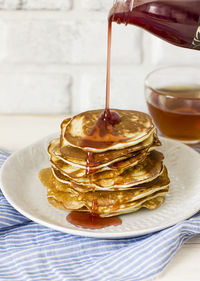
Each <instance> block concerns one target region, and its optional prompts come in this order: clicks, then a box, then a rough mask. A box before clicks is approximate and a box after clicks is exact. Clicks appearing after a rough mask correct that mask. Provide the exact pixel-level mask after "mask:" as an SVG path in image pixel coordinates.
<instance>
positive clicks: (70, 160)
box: [48, 120, 161, 170]
mask: <svg viewBox="0 0 200 281" xmlns="http://www.w3.org/2000/svg"><path fill="white" fill-rule="evenodd" d="M67 122H68V120H67ZM67 122H66V123H67ZM160 145H161V143H160V141H159V140H158V137H157V134H156V131H154V132H153V133H152V134H151V135H150V136H149V137H148V138H147V139H146V140H144V141H143V142H141V143H138V144H137V145H135V146H131V147H128V148H125V149H121V150H110V151H106V152H101V153H93V159H94V162H95V168H94V169H96V168H97V169H99V168H103V167H106V166H108V165H110V164H112V163H115V162H118V161H121V160H124V159H127V158H130V157H131V156H132V155H133V154H134V153H139V152H140V151H142V150H144V149H147V150H150V149H153V148H155V147H157V146H160ZM48 153H49V154H50V155H54V156H55V157H58V158H59V159H60V160H62V161H63V162H65V163H67V164H70V165H72V166H77V167H80V168H83V169H86V161H87V153H86V152H85V151H84V150H82V149H80V148H77V147H72V146H69V145H67V146H65V147H63V148H61V147H60V140H59V138H58V139H55V140H53V141H52V142H51V143H50V145H49V147H48ZM91 170H93V169H92V168H91Z"/></svg>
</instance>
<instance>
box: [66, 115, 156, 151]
mask: <svg viewBox="0 0 200 281" xmlns="http://www.w3.org/2000/svg"><path fill="white" fill-rule="evenodd" d="M114 111H115V112H117V113H118V114H119V115H120V118H121V121H120V122H119V124H116V125H114V130H115V132H117V134H113V135H112V136H113V139H112V140H113V141H110V140H109V141H108V142H107V141H106V136H105V143H104V146H102V147H100V148H98V147H95V146H94V145H93V146H91V147H90V146H89V145H88V146H87V147H85V146H84V150H86V151H92V152H98V153H99V152H104V151H107V150H119V149H124V148H127V147H130V146H134V145H136V144H138V143H141V142H142V141H144V140H145V139H146V138H148V137H149V136H150V135H151V134H152V132H153V131H154V129H155V127H154V125H153V122H152V119H151V117H150V116H149V115H148V114H145V113H142V112H138V111H132V110H114ZM102 113H103V110H93V111H88V112H84V113H81V114H79V115H76V116H74V117H73V118H72V119H71V120H70V121H69V122H68V123H67V122H66V124H64V125H62V130H63V132H62V134H61V149H62V148H63V147H66V146H68V145H70V146H73V147H78V148H83V141H84V140H85V139H86V138H88V136H89V135H90V133H91V131H92V130H93V128H94V126H95V125H96V123H97V120H98V118H99V116H100V115H101V114H102ZM97 129H98V128H97ZM110 139H111V138H110ZM99 141H100V142H101V141H102V136H101V137H100V136H99V137H98V134H97V135H96V136H95V140H94V139H93V143H95V142H97V143H98V142H99Z"/></svg>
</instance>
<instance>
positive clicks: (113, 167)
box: [50, 150, 148, 180]
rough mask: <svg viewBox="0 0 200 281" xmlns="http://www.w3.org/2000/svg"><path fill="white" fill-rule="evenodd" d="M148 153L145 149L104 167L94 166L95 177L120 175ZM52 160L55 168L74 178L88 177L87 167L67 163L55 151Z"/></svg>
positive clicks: (51, 156)
mask: <svg viewBox="0 0 200 281" xmlns="http://www.w3.org/2000/svg"><path fill="white" fill-rule="evenodd" d="M147 153H148V151H147V150H143V151H140V152H137V153H133V154H132V155H130V157H129V158H127V159H125V160H121V161H119V162H115V163H112V164H110V165H108V166H105V167H102V168H93V169H92V171H93V179H100V178H111V177H114V176H117V175H120V174H121V173H123V172H124V171H125V170H126V169H128V168H130V167H133V166H135V165H137V164H138V163H140V162H141V161H144V159H145V158H146V156H147ZM50 162H51V164H52V166H53V167H54V168H55V169H57V170H59V171H60V172H61V173H63V174H64V175H67V176H68V177H69V178H72V179H74V180H76V178H87V176H86V167H85V169H82V168H80V167H77V166H73V165H71V164H67V163H66V162H64V161H62V160H60V159H59V158H58V157H56V156H55V154H54V153H52V154H51V155H50Z"/></svg>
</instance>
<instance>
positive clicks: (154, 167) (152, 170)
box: [53, 150, 163, 192]
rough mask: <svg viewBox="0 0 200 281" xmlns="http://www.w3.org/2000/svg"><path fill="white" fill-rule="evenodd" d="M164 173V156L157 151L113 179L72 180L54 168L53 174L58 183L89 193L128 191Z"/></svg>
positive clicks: (86, 178)
mask: <svg viewBox="0 0 200 281" xmlns="http://www.w3.org/2000/svg"><path fill="white" fill-rule="evenodd" d="M162 171H163V154H162V153H160V152H158V151H155V150H154V151H151V152H150V153H149V155H148V156H147V157H146V159H145V160H144V161H143V162H142V163H139V164H138V165H136V166H134V167H131V168H128V169H127V170H125V171H124V172H123V173H122V174H120V175H118V176H116V177H111V178H104V177H101V178H100V179H98V180H95V179H93V178H92V182H91V180H90V179H89V177H84V178H83V177H82V178H76V180H75V179H70V178H69V177H68V176H67V175H66V174H63V173H61V172H60V171H59V170H57V169H55V168H53V174H54V176H55V178H56V179H57V180H58V181H60V182H62V183H66V184H70V185H72V184H74V186H75V187H74V188H75V189H76V188H77V186H78V188H80V185H83V186H84V187H83V188H82V190H84V188H85V189H86V190H87V191H88V190H94V189H95V190H111V189H116V188H117V189H119V190H126V189H128V188H130V187H132V186H134V185H138V184H141V183H145V182H149V181H152V180H154V179H155V178H157V177H158V176H159V175H160V174H161V173H162ZM103 173H104V172H103ZM79 190H80V189H79ZM87 191H86V192H87ZM83 192H84V191H83Z"/></svg>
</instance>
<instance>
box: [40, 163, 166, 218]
mask: <svg viewBox="0 0 200 281" xmlns="http://www.w3.org/2000/svg"><path fill="white" fill-rule="evenodd" d="M39 177H40V180H41V182H42V183H43V184H44V185H45V186H46V187H47V190H48V194H47V198H48V200H49V202H50V203H51V204H52V205H53V206H55V207H57V208H61V209H67V210H79V211H84V210H89V211H90V212H91V210H92V204H93V201H94V200H95V202H96V206H97V207H96V213H97V214H98V215H100V216H103V217H104V216H112V215H116V214H122V213H126V212H129V211H130V210H131V211H136V210H138V209H140V208H142V207H146V208H149V209H155V208H157V207H158V206H159V205H160V204H161V203H162V202H163V201H164V196H165V195H166V193H167V191H168V186H169V178H168V174H167V170H166V168H165V169H164V171H163V173H162V175H161V176H160V177H159V178H158V179H157V181H153V182H151V183H148V184H143V185H140V186H136V187H135V188H134V189H133V190H128V191H111V192H110V191H103V192H101V191H96V192H88V193H80V192H76V191H74V190H73V189H71V188H70V187H69V188H67V189H66V186H64V184H61V183H60V182H58V181H57V180H56V179H55V178H54V176H53V174H52V172H51V169H44V170H42V171H41V172H40V174H39ZM61 185H63V190H65V191H61V190H60V189H61V187H60V186H61ZM161 198H162V199H161Z"/></svg>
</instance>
